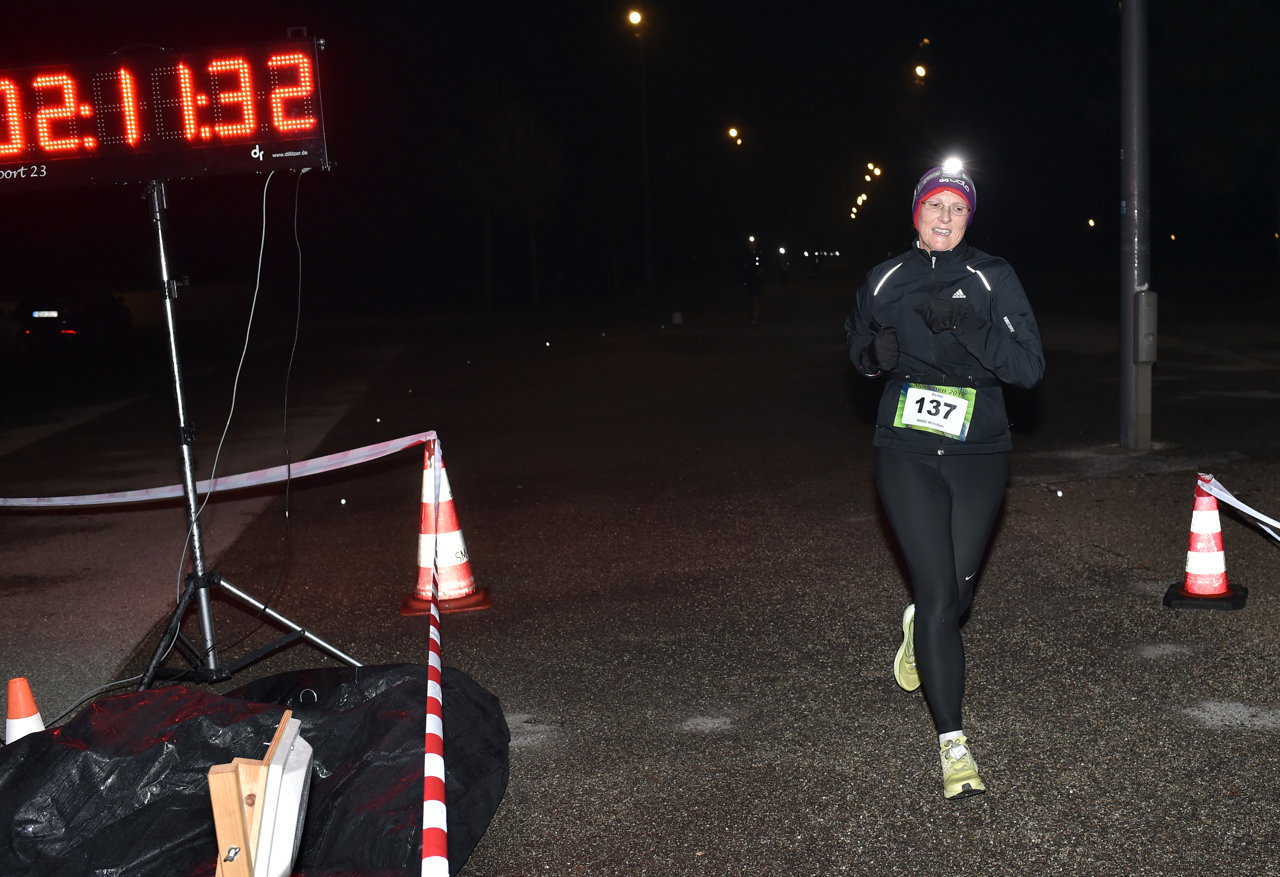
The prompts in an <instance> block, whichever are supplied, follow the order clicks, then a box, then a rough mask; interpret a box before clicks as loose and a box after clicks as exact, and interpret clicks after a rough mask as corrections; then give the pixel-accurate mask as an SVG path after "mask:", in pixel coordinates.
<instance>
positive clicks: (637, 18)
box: [627, 9, 640, 24]
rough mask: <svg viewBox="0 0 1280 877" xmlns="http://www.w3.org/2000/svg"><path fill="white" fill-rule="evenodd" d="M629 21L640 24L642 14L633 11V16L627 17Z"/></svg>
mask: <svg viewBox="0 0 1280 877" xmlns="http://www.w3.org/2000/svg"><path fill="white" fill-rule="evenodd" d="M627 21H629V22H631V23H632V24H639V23H640V13H639V12H636V11H635V10H634V9H633V10H631V14H630V15H628V16H627Z"/></svg>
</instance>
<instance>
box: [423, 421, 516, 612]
mask: <svg viewBox="0 0 1280 877" xmlns="http://www.w3.org/2000/svg"><path fill="white" fill-rule="evenodd" d="M423 457H424V460H423V463H422V519H421V525H420V526H419V528H418V586H417V588H415V589H414V592H413V593H412V594H405V595H404V598H403V599H402V600H401V601H400V614H401V615H406V616H413V615H430V614H431V596H432V569H433V567H434V570H435V577H434V581H435V584H437V585H438V586H439V600H440V611H441V612H471V611H475V610H478V609H488V608H489V607H490V606H492V605H493V598H492V595H491V594H490V593H489V589H488V588H477V587H476V580H475V576H473V575H472V574H471V560H470V556H469V555H468V554H467V545H466V543H465V542H463V540H462V528H461V527H460V526H459V525H458V513H457V511H456V510H455V509H454V507H453V491H452V490H451V489H450V488H449V475H448V473H447V472H446V471H445V467H444V461H443V459H440V458H439V455H438V451H437V448H436V441H435V439H427V442H426V451H425V452H424V454H423ZM437 459H440V506H439V508H438V509H437V508H436V483H435V481H436V478H435V474H436V473H435V469H434V466H435V463H436V460H437ZM433 560H434V563H433Z"/></svg>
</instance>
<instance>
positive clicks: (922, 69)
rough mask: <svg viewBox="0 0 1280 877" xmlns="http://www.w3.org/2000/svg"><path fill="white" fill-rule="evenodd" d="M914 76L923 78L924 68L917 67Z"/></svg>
mask: <svg viewBox="0 0 1280 877" xmlns="http://www.w3.org/2000/svg"><path fill="white" fill-rule="evenodd" d="M916 76H920V77H923V76H924V68H923V67H920V66H917V67H916Z"/></svg>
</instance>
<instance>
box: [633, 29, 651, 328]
mask: <svg viewBox="0 0 1280 877" xmlns="http://www.w3.org/2000/svg"><path fill="white" fill-rule="evenodd" d="M636 39H637V40H639V41H640V154H641V162H642V163H643V166H644V295H645V301H646V302H647V303H648V305H649V306H650V307H653V221H652V217H651V210H650V206H649V87H648V85H647V76H646V74H645V63H644V34H642V33H640V32H639V31H637V32H636Z"/></svg>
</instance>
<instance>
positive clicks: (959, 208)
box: [920, 201, 969, 216]
mask: <svg viewBox="0 0 1280 877" xmlns="http://www.w3.org/2000/svg"><path fill="white" fill-rule="evenodd" d="M920 206H921V207H923V208H924V209H925V210H927V211H929V212H930V213H938V214H941V213H942V211H944V210H947V211H949V212H950V213H951V215H952V216H968V215H969V205H967V204H952V205H951V206H950V207H948V206H947V205H946V204H943V203H942V202H941V201H922V202H921V203H920Z"/></svg>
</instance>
